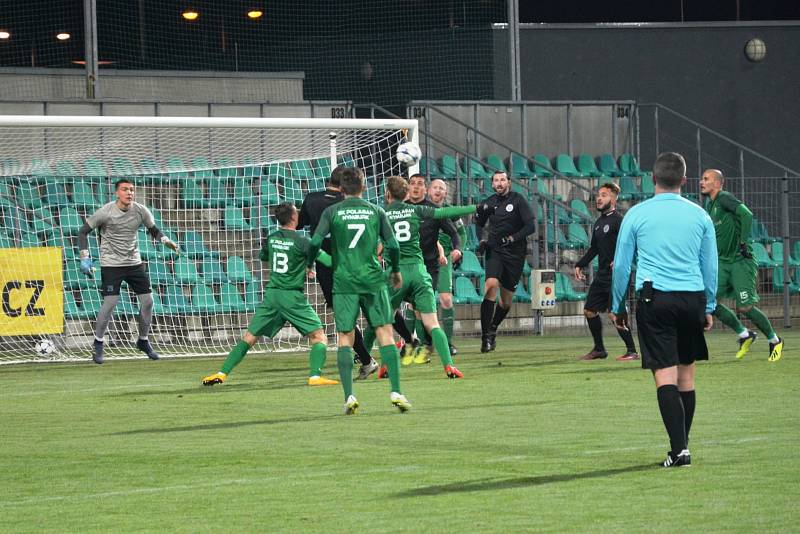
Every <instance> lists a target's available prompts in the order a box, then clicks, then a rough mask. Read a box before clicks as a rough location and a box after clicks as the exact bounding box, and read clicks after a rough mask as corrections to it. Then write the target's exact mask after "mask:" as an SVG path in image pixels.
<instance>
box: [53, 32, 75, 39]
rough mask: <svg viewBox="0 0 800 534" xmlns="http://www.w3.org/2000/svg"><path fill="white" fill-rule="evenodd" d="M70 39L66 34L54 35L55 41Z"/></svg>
mask: <svg viewBox="0 0 800 534" xmlns="http://www.w3.org/2000/svg"><path fill="white" fill-rule="evenodd" d="M70 37H72V36H71V35H70V34H68V33H67V32H59V33H57V34H56V39H58V40H59V41H67V40H69V38H70Z"/></svg>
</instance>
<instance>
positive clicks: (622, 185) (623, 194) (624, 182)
mask: <svg viewBox="0 0 800 534" xmlns="http://www.w3.org/2000/svg"><path fill="white" fill-rule="evenodd" d="M617 198H618V199H619V200H638V199H640V198H642V192H641V191H639V188H638V187H636V184H635V183H634V182H633V176H621V177H620V179H619V196H618V197H617Z"/></svg>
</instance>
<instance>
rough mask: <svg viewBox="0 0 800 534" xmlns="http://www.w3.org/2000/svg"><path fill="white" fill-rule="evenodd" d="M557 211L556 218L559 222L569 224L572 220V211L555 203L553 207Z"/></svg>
mask: <svg viewBox="0 0 800 534" xmlns="http://www.w3.org/2000/svg"><path fill="white" fill-rule="evenodd" d="M552 209H554V210H555V213H556V220H557V221H558V224H569V223H571V222H572V213H570V211H569V209H567V208H565V207H563V206H561V205H558V204H556V203H553V208H552Z"/></svg>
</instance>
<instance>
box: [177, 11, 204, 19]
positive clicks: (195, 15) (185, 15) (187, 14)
mask: <svg viewBox="0 0 800 534" xmlns="http://www.w3.org/2000/svg"><path fill="white" fill-rule="evenodd" d="M181 16H182V17H183V18H185V19H186V20H197V18H198V17H199V16H200V13H198V12H197V11H195V10H194V9H187V10H186V11H184V12H183V13H181Z"/></svg>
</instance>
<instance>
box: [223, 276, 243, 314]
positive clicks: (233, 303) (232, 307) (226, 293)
mask: <svg viewBox="0 0 800 534" xmlns="http://www.w3.org/2000/svg"><path fill="white" fill-rule="evenodd" d="M219 307H220V310H221V311H223V312H227V313H231V312H234V313H239V312H246V311H247V304H245V302H244V299H243V298H242V294H241V293H239V289H237V287H236V284H231V283H226V284H222V287H221V288H220V306H219Z"/></svg>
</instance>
